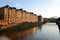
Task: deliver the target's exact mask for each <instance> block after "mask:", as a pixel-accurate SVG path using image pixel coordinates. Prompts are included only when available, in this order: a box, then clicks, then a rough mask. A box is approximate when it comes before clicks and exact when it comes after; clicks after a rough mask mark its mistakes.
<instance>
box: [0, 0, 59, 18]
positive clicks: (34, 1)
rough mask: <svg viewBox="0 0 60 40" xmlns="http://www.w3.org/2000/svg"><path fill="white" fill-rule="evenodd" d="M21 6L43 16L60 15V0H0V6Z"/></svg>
mask: <svg viewBox="0 0 60 40" xmlns="http://www.w3.org/2000/svg"><path fill="white" fill-rule="evenodd" d="M5 5H9V6H11V7H16V8H18V9H19V8H23V9H24V10H26V11H29V12H34V13H35V14H37V15H42V16H43V17H47V18H48V17H52V16H58V17H59V16H60V0H0V7H2V6H5Z"/></svg>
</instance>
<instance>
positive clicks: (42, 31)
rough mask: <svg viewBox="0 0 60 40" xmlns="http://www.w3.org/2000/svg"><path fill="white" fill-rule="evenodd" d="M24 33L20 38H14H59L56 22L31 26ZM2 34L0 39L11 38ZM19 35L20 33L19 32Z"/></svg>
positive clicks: (28, 39)
mask: <svg viewBox="0 0 60 40" xmlns="http://www.w3.org/2000/svg"><path fill="white" fill-rule="evenodd" d="M29 31H32V32H29ZM23 33H24V31H23ZM24 34H26V35H25V36H23V37H22V39H20V38H17V39H16V40H60V35H59V29H58V26H57V25H56V23H46V24H44V25H42V26H37V27H35V28H33V30H32V29H29V30H26V31H25V33H24ZM4 35H5V34H4ZM4 35H3V36H0V40H5V39H6V40H11V39H10V38H8V37H7V36H4ZM10 35H13V34H10ZM17 35H18V33H17V34H16V36H17ZM19 35H22V34H20V33H19Z"/></svg>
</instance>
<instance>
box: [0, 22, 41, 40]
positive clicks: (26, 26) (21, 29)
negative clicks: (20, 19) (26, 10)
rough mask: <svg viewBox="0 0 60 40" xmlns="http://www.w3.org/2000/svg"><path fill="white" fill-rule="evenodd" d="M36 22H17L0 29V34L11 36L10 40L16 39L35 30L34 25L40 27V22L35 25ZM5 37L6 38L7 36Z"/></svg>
mask: <svg viewBox="0 0 60 40" xmlns="http://www.w3.org/2000/svg"><path fill="white" fill-rule="evenodd" d="M37 24H38V23H27V22H26V23H21V24H18V25H17V26H14V27H11V28H7V29H4V30H0V36H2V37H5V36H7V37H8V38H11V39H12V40H18V39H23V37H25V35H29V34H31V33H33V32H35V31H36V29H37V28H36V26H39V28H41V27H40V26H41V23H39V25H37ZM7 37H6V38H7Z"/></svg>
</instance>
